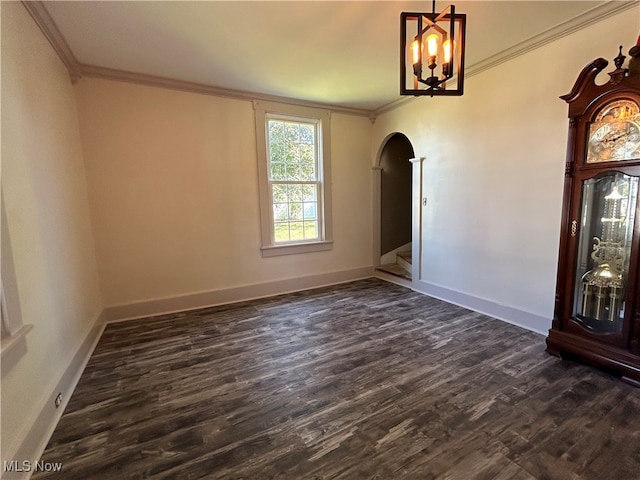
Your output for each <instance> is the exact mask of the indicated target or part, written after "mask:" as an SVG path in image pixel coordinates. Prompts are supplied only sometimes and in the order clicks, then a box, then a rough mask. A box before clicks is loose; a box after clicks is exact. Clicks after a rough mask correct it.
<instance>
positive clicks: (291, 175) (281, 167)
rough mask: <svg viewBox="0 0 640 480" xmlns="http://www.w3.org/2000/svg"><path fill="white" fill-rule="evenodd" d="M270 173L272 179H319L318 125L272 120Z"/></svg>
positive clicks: (270, 124) (270, 131) (270, 125)
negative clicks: (316, 142)
mask: <svg viewBox="0 0 640 480" xmlns="http://www.w3.org/2000/svg"><path fill="white" fill-rule="evenodd" d="M268 131H269V139H268V140H269V163H270V167H269V172H270V175H271V179H272V180H288V181H310V180H311V181H313V180H317V170H318V169H317V165H316V163H317V152H316V144H315V141H316V126H315V125H314V124H310V123H296V122H288V121H280V120H269V129H268Z"/></svg>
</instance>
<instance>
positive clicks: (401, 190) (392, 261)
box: [377, 133, 415, 280]
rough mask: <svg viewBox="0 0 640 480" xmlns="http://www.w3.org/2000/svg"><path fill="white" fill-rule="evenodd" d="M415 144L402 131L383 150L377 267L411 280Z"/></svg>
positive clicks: (385, 144)
mask: <svg viewBox="0 0 640 480" xmlns="http://www.w3.org/2000/svg"><path fill="white" fill-rule="evenodd" d="M414 157H415V155H414V151H413V146H412V145H411V142H410V141H409V139H408V138H407V137H406V136H405V135H403V134H401V133H394V134H393V135H391V136H389V137H388V138H387V139H386V141H385V143H384V145H383V146H382V148H381V150H380V156H379V162H378V165H379V170H380V196H379V198H380V209H379V211H380V219H379V225H380V233H379V235H380V241H379V245H380V248H379V252H377V255H379V259H378V262H377V268H378V269H379V270H382V271H384V272H386V273H390V274H392V275H395V276H398V277H403V278H406V279H408V280H410V279H411V262H412V259H411V235H412V230H411V198H412V197H411V184H412V180H411V174H412V166H411V162H410V161H409V160H411V159H412V158H414Z"/></svg>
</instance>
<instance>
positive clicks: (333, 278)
mask: <svg viewBox="0 0 640 480" xmlns="http://www.w3.org/2000/svg"><path fill="white" fill-rule="evenodd" d="M371 276H373V267H362V268H355V269H351V270H341V271H337V272H329V273H320V274H317V275H309V276H305V277H296V278H287V279H283V280H275V281H273V282H264V283H255V284H250V285H243V286H239V287H232V288H226V289H221V290H210V291H207V292H198V293H191V294H187V295H178V296H175V297H166V298H159V299H154V300H147V301H143V302H135V303H129V304H123V305H112V306H109V307H106V308H105V309H104V313H105V318H106V320H107V322H117V321H123V320H133V319H136V318H143V317H149V316H153V315H164V314H167V313H174V312H183V311H187V310H195V309H198V308H205V307H211V306H214V305H222V304H226V303H235V302H242V301H245V300H252V299H255V298H263V297H269V296H272V295H280V294H283V293H290V292H296V291H300V290H307V289H309V288H318V287H323V286H327V285H334V284H338V283H345V282H351V281H354V280H359V279H362V278H368V277H371Z"/></svg>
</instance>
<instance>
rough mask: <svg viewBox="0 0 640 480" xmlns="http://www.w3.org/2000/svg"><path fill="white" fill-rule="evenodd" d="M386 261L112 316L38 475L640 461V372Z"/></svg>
mask: <svg viewBox="0 0 640 480" xmlns="http://www.w3.org/2000/svg"><path fill="white" fill-rule="evenodd" d="M544 348H545V343H544V337H543V336H541V335H538V334H535V333H532V332H529V331H526V330H523V329H521V328H518V327H516V326H513V325H509V324H507V323H504V322H501V321H498V320H494V319H491V318H489V317H487V316H484V315H481V314H478V313H474V312H470V311H468V310H465V309H463V308H460V307H456V306H453V305H449V304H447V303H444V302H441V301H438V300H435V299H432V298H429V297H427V296H424V295H421V294H418V293H415V292H412V291H411V290H409V289H407V288H404V287H400V286H397V285H394V284H391V283H387V282H384V281H382V280H378V279H367V280H361V281H357V282H352V283H348V284H342V285H337V286H332V287H326V288H320V289H315V290H310V291H305V292H299V293H293V294H288V295H281V296H277V297H272V298H267V299H261V300H254V301H248V302H243V303H237V304H232V305H225V306H219V307H213V308H207V309H203V310H198V311H193V312H188V313H180V314H172V315H164V316H158V317H154V318H149V319H141V320H134V321H128V322H122V323H113V324H110V325H108V326H107V328H106V330H105V332H104V334H103V336H102V338H101V340H100V342H99V344H98V346H97V348H96V350H95V353H94V354H93V356H92V358H91V360H90V361H89V364H88V366H87V368H86V370H85V372H84V374H83V376H82V378H81V380H80V382H79V384H78V387H77V389H76V391H75V392H74V393H73V396H72V397H71V400H70V402H69V405H68V407H67V409H66V411H65V412H64V415H63V416H62V419H61V421H60V423H59V425H58V427H57V429H56V430H55V432H54V434H53V436H52V438H51V441H50V442H49V445H48V447H47V449H46V451H45V452H44V455H43V457H42V459H41V460H42V461H45V462H62V463H63V469H62V472H60V473H44V472H43V473H39V474H36V475H35V476H34V477H33V478H35V479H52V478H56V479H58V478H59V479H65V480H67V479H83V480H84V479H109V480H111V479H142V478H153V479H181V480H182V479H199V478H207V479H315V480H319V479H396V478H407V479H421V480H423V479H448V480H454V479H460V480H473V479H500V480H528V479H537V480H543V479H557V480H568V479H573V480H586V479H590V480H609V479H610V480H631V479H635V480H637V479H640V389H635V388H633V387H631V386H629V385H627V384H625V383H623V382H621V381H619V380H617V379H616V378H614V377H612V376H609V375H608V374H607V373H604V372H602V371H599V370H597V369H594V368H591V367H588V366H583V365H580V364H577V363H573V362H569V361H561V360H560V359H558V358H556V357H552V356H550V355H548V354H546V353H545V351H544Z"/></svg>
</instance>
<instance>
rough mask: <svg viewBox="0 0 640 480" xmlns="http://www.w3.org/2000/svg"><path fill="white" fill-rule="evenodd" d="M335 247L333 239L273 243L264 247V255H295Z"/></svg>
mask: <svg viewBox="0 0 640 480" xmlns="http://www.w3.org/2000/svg"><path fill="white" fill-rule="evenodd" d="M332 248H333V242H332V241H324V242H310V243H298V244H295V245H273V246H269V247H262V248H261V250H262V256H263V257H265V258H266V257H278V256H280V255H294V254H298V253H312V252H323V251H326V250H331V249H332Z"/></svg>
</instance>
